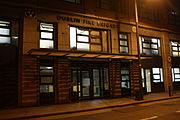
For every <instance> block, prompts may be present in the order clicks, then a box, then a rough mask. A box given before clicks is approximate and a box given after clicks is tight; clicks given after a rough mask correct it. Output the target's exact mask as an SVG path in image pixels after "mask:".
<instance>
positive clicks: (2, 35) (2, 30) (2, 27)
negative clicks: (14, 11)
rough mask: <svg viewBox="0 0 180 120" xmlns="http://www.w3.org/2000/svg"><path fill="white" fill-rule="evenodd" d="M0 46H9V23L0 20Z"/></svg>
mask: <svg viewBox="0 0 180 120" xmlns="http://www.w3.org/2000/svg"><path fill="white" fill-rule="evenodd" d="M0 44H11V26H10V22H9V21H1V20H0Z"/></svg>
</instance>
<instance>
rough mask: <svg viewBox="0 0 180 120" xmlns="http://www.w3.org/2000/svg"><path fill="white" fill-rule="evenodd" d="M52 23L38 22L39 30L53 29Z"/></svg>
mask: <svg viewBox="0 0 180 120" xmlns="http://www.w3.org/2000/svg"><path fill="white" fill-rule="evenodd" d="M53 28H54V27H53V24H47V23H40V30H45V31H53Z"/></svg>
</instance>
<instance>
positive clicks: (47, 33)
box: [40, 23, 54, 49]
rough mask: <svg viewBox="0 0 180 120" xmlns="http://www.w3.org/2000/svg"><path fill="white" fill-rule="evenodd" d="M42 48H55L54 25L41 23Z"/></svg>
mask: <svg viewBox="0 0 180 120" xmlns="http://www.w3.org/2000/svg"><path fill="white" fill-rule="evenodd" d="M40 48H49V49H53V48H54V25H53V24H49V23H40Z"/></svg>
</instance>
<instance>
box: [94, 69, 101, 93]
mask: <svg viewBox="0 0 180 120" xmlns="http://www.w3.org/2000/svg"><path fill="white" fill-rule="evenodd" d="M93 83H94V96H100V78H99V69H93Z"/></svg>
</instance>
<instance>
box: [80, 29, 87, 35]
mask: <svg viewBox="0 0 180 120" xmlns="http://www.w3.org/2000/svg"><path fill="white" fill-rule="evenodd" d="M77 34H82V35H89V31H87V30H80V29H77Z"/></svg>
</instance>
